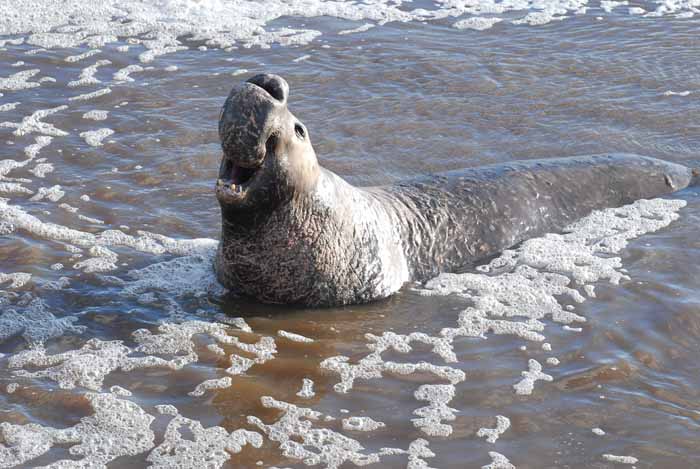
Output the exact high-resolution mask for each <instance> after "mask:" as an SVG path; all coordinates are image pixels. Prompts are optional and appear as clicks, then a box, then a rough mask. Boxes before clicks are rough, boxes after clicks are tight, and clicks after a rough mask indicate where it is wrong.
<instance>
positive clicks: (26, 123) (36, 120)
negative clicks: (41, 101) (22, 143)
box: [0, 105, 68, 137]
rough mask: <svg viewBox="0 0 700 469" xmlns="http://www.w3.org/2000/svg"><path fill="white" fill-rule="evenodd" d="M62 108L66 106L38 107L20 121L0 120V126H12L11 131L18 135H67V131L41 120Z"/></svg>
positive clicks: (66, 107)
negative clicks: (12, 129) (38, 108)
mask: <svg viewBox="0 0 700 469" xmlns="http://www.w3.org/2000/svg"><path fill="white" fill-rule="evenodd" d="M64 109H68V106H66V105H63V106H58V107H55V108H51V109H40V110H38V111H35V112H34V113H32V115H31V116H27V117H24V118H23V119H22V122H20V123H14V122H0V127H10V128H14V129H15V131H14V132H13V133H14V134H15V135H17V136H18V137H21V136H22V135H27V134H31V133H38V134H42V135H49V136H52V137H63V136H64V135H68V132H65V131H63V130H61V129H57V128H56V127H54V126H53V124H49V123H47V122H43V121H42V119H44V118H46V117H48V116H50V115H51V114H55V113H57V112H59V111H63V110H64Z"/></svg>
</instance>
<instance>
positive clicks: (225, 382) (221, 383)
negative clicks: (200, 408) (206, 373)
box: [187, 376, 233, 397]
mask: <svg viewBox="0 0 700 469" xmlns="http://www.w3.org/2000/svg"><path fill="white" fill-rule="evenodd" d="M232 384H233V380H232V379H231V377H229V376H224V377H223V378H218V379H208V380H206V381H203V382H201V383H199V384H198V385H197V387H195V388H194V391H192V392H188V393H187V394H188V395H190V396H193V397H199V396H203V395H204V394H205V393H206V392H207V391H211V390H213V389H226V388H230V387H231V385H232Z"/></svg>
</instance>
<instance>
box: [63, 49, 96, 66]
mask: <svg viewBox="0 0 700 469" xmlns="http://www.w3.org/2000/svg"><path fill="white" fill-rule="evenodd" d="M100 52H102V51H101V50H100V49H92V50H89V51H86V52H83V53H82V54H78V55H69V56H68V57H66V58H65V59H64V60H65V61H66V62H69V63H75V62H80V61H81V60H84V59H87V58H88V57H92V56H93V55H97V54H99V53H100Z"/></svg>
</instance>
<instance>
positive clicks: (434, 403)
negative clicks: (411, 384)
mask: <svg viewBox="0 0 700 469" xmlns="http://www.w3.org/2000/svg"><path fill="white" fill-rule="evenodd" d="M414 396H415V398H416V399H417V400H419V401H428V402H429V405H428V406H426V407H421V408H420V409H416V410H415V411H413V413H414V414H416V415H418V416H419V417H420V418H418V419H412V422H413V425H414V426H416V427H418V428H420V429H421V431H422V432H423V433H425V434H426V435H429V436H442V437H447V436H450V435H451V434H452V426H450V425H447V424H445V423H442V422H443V421H448V422H450V421H453V420H454V419H455V412H457V409H453V408H451V407H449V406H448V405H447V404H448V403H449V402H450V401H451V400H452V399H453V398H454V396H455V387H454V385H451V384H424V385H422V386H420V387H419V388H418V390H417V391H416V392H415V394H414Z"/></svg>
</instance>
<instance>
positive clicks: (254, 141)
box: [215, 74, 697, 306]
mask: <svg viewBox="0 0 700 469" xmlns="http://www.w3.org/2000/svg"><path fill="white" fill-rule="evenodd" d="M288 97H289V86H288V85H287V82H286V81H285V80H284V79H282V78H281V77H279V76H277V75H269V74H265V75H257V76H255V77H253V78H251V79H249V80H248V81H246V82H245V83H243V84H242V85H240V86H237V87H235V88H234V89H233V90H232V91H231V93H230V94H229V96H228V98H227V99H226V102H225V104H224V106H223V109H222V112H221V117H220V121H219V136H220V138H221V145H222V148H223V159H222V162H221V168H220V171H219V179H218V180H217V184H216V194H217V198H218V200H219V204H220V206H221V215H222V235H221V243H220V245H219V250H218V253H217V257H216V265H215V268H216V272H217V276H218V278H219V280H220V281H221V283H223V284H224V286H226V287H227V288H229V289H231V290H233V291H236V292H239V293H242V294H245V295H248V296H251V297H254V298H256V299H257V300H259V301H262V302H268V303H287V304H301V305H307V306H331V305H344V304H351V303H363V302H368V301H371V300H375V299H379V298H385V297H387V296H389V295H391V294H393V293H395V292H396V291H398V290H399V289H400V288H401V286H402V285H403V284H404V283H405V282H407V281H411V280H414V281H422V280H426V279H428V278H432V277H434V276H436V275H437V274H439V273H441V272H451V271H452V272H453V271H455V270H457V269H460V268H463V267H464V266H468V265H470V264H473V263H475V262H476V261H478V260H480V259H483V258H485V257H487V256H490V255H493V254H496V253H498V252H499V251H502V250H503V249H506V248H508V247H511V246H513V245H515V244H517V243H519V242H521V241H523V240H525V239H527V238H531V237H535V236H539V235H542V234H544V233H547V232H553V231H557V230H561V229H562V228H563V227H565V226H566V225H567V224H569V223H571V222H572V221H574V220H576V219H578V218H581V217H583V216H585V215H587V214H589V213H590V212H591V211H593V210H595V209H601V208H606V207H615V206H620V205H624V204H627V203H631V202H632V201H634V200H636V199H641V198H652V197H656V196H659V195H662V194H668V193H671V192H674V191H676V190H679V189H682V188H685V187H687V186H688V185H689V184H691V182H692V181H695V180H697V173H696V172H693V171H691V170H690V169H689V168H686V167H684V166H681V165H678V164H674V163H669V162H666V161H661V160H658V159H653V158H647V157H643V156H637V155H629V154H609V155H595V156H585V157H571V158H560V159H545V160H534V161H533V160H529V161H524V162H513V163H507V164H500V165H493V166H484V167H479V168H470V169H464V170H458V171H451V172H447V173H440V174H432V175H428V176H424V177H420V178H417V179H412V180H409V181H405V182H400V183H397V184H393V185H389V186H382V187H363V188H360V187H354V186H352V185H350V184H348V183H347V182H345V181H344V180H343V179H341V178H340V177H339V176H337V175H335V174H333V173H332V172H331V171H328V170H326V169H324V168H323V167H321V166H320V165H319V164H318V161H317V159H316V154H315V152H314V149H313V147H312V146H311V140H310V137H309V133H308V131H307V129H306V127H305V126H304V124H302V123H301V122H300V121H299V119H297V118H296V117H295V116H294V115H293V114H292V113H291V112H290V111H289V109H288V107H287V100H288Z"/></svg>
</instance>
